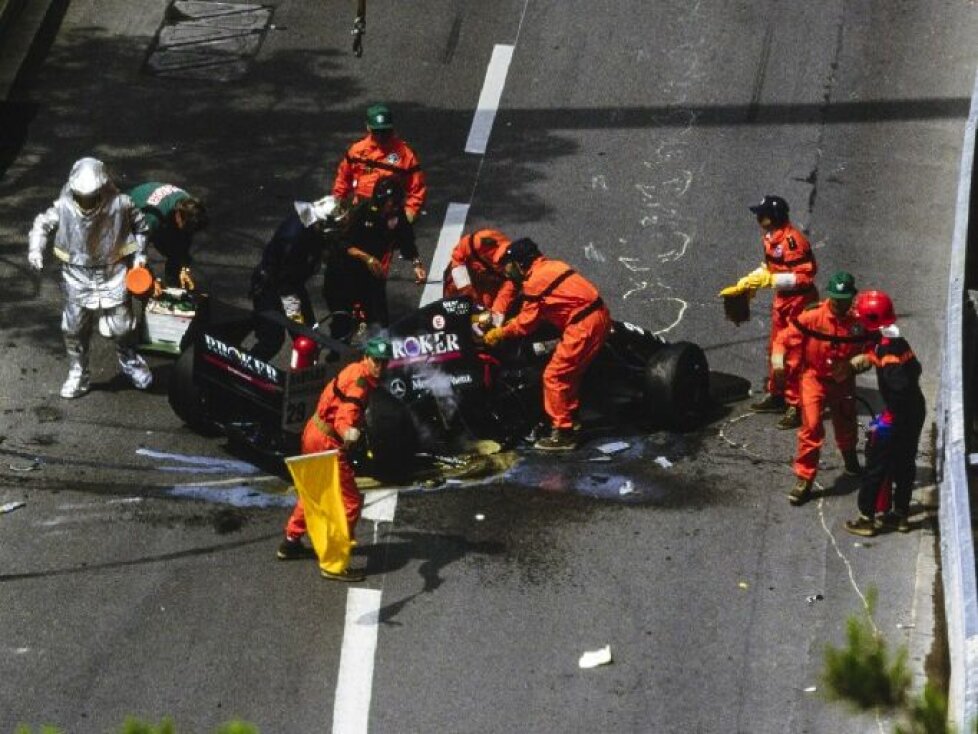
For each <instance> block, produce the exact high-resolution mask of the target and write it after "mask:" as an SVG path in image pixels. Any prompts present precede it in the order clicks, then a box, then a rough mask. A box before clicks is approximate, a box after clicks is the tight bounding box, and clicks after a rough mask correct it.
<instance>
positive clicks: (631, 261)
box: [618, 257, 652, 273]
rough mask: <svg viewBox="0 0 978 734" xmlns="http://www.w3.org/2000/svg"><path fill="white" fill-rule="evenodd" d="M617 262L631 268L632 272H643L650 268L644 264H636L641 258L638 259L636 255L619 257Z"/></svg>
mask: <svg viewBox="0 0 978 734" xmlns="http://www.w3.org/2000/svg"><path fill="white" fill-rule="evenodd" d="M618 262H620V263H621V264H622V265H624V266H625V267H626V268H628V269H629V270H631V271H632V272H633V273H645V272H648V271H649V270H651V269H652V268H650V267H647V266H645V265H637V264H636V263H639V262H641V260H639V259H638V258H637V257H619V258H618Z"/></svg>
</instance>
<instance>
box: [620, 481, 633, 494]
mask: <svg viewBox="0 0 978 734" xmlns="http://www.w3.org/2000/svg"><path fill="white" fill-rule="evenodd" d="M634 491H635V485H634V484H632V480H631V479H626V480H625V483H624V484H623V485H621V486H620V487H619V488H618V494H631V493H632V492H634Z"/></svg>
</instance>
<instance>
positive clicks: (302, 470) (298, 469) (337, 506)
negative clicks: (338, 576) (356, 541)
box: [285, 451, 353, 573]
mask: <svg viewBox="0 0 978 734" xmlns="http://www.w3.org/2000/svg"><path fill="white" fill-rule="evenodd" d="M285 465H286V466H287V467H289V472H290V473H291V474H292V481H293V482H295V489H296V492H298V494H299V498H300V499H301V500H302V506H303V509H304V510H305V513H306V532H307V533H308V534H309V539H310V540H311V541H312V547H313V548H314V549H315V551H316V555H317V556H318V557H319V567H320V568H322V569H323V570H324V571H329V572H330V573H342V572H343V571H344V570H346V568H347V566H348V565H349V563H350V548H351V547H352V545H353V544H352V543H351V542H350V529H349V528H348V527H347V522H346V511H345V510H344V508H343V498H342V496H341V494H340V469H339V461H338V458H337V454H336V451H321V452H319V453H315V454H305V455H303V456H288V457H286V459H285Z"/></svg>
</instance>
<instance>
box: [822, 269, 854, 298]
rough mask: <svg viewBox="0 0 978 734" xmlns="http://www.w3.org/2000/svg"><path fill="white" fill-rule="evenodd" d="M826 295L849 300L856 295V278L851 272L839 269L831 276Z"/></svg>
mask: <svg viewBox="0 0 978 734" xmlns="http://www.w3.org/2000/svg"><path fill="white" fill-rule="evenodd" d="M826 295H827V296H828V297H829V298H836V299H838V300H840V301H849V300H852V299H853V298H855V297H856V279H855V278H854V277H853V276H852V274H851V273H847V272H846V271H845V270H839V271H838V272H836V273H833V274H832V277H831V278H829V287H828V292H827V293H826Z"/></svg>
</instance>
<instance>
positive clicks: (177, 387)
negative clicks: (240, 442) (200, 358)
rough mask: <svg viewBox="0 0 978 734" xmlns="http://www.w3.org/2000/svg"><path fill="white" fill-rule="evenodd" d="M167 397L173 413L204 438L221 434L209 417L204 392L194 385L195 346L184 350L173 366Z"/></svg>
mask: <svg viewBox="0 0 978 734" xmlns="http://www.w3.org/2000/svg"><path fill="white" fill-rule="evenodd" d="M167 397H168V399H169V401H170V407H171V408H173V412H174V413H176V414H177V417H178V418H179V419H180V420H182V421H183V422H184V423H186V424H187V426H189V427H190V428H191V429H193V430H194V431H196V432H197V433H200V434H201V435H204V436H213V435H216V434H217V433H219V429H218V427H217V426H216V425H215V424H214V422H213V421H212V420H211V419H210V418H209V417H208V415H207V410H206V404H205V395H204V393H203V391H202V390H200V388H198V387H197V385H196V384H194V347H193V345H190V346H189V347H187V348H186V349H184V350H183V351H182V352H181V353H180V356H179V357H178V358H177V361H176V364H174V365H173V372H172V373H171V374H170V384H169V386H168V393H167Z"/></svg>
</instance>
